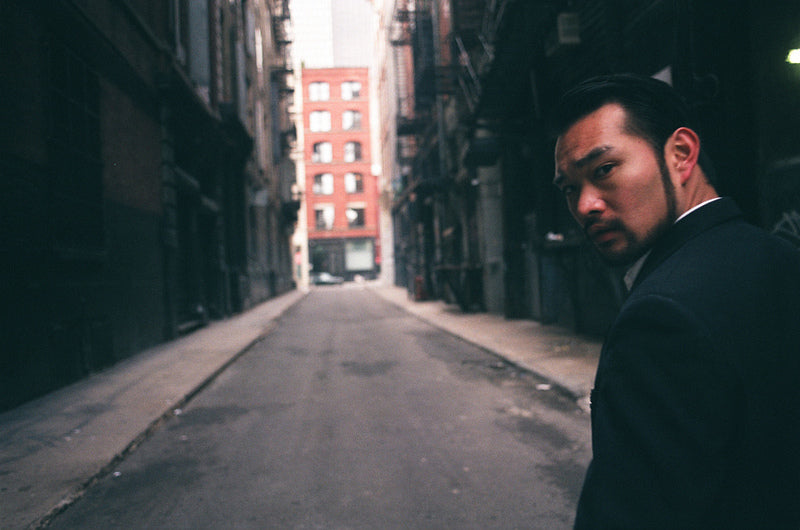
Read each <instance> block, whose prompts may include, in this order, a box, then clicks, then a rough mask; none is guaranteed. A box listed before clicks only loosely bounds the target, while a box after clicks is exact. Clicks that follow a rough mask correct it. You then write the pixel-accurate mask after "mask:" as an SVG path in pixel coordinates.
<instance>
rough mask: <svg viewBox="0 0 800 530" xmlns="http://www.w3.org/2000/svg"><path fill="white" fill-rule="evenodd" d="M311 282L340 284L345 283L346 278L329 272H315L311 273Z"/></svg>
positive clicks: (316, 283)
mask: <svg viewBox="0 0 800 530" xmlns="http://www.w3.org/2000/svg"><path fill="white" fill-rule="evenodd" d="M311 283H313V284H314V285H339V284H340V283H344V278H342V277H341V276H334V275H333V274H331V273H329V272H315V273H312V274H311Z"/></svg>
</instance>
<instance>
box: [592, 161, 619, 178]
mask: <svg viewBox="0 0 800 530" xmlns="http://www.w3.org/2000/svg"><path fill="white" fill-rule="evenodd" d="M612 169H614V164H603V165H602V166H600V167H598V168H597V169H595V170H594V178H596V179H602V178H605V177H607V176H608V174H609V173H611V170H612Z"/></svg>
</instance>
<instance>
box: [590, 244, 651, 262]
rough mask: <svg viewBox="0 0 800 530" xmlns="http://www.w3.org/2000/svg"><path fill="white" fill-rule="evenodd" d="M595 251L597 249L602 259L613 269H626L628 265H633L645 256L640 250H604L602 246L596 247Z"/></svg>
mask: <svg viewBox="0 0 800 530" xmlns="http://www.w3.org/2000/svg"><path fill="white" fill-rule="evenodd" d="M595 249H597V252H598V253H599V254H600V257H602V258H603V261H605V262H606V264H607V265H610V266H612V267H624V266H626V265H632V264H633V263H634V262H635V261H636V260H637V259H639V258H641V257H642V256H644V251H642V250H640V249H638V248H624V249H615V248H611V247H607V248H604V247H602V246H599V245H595Z"/></svg>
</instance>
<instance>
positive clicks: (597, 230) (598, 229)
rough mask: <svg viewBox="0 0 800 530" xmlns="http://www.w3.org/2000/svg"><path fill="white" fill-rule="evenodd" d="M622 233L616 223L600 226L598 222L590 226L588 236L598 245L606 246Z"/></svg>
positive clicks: (587, 228)
mask: <svg viewBox="0 0 800 530" xmlns="http://www.w3.org/2000/svg"><path fill="white" fill-rule="evenodd" d="M619 233H620V229H619V227H618V226H616V225H615V224H614V223H612V224H599V223H597V222H595V223H591V224H588V226H587V227H586V235H587V236H588V237H589V239H591V240H592V241H594V243H595V244H597V245H605V244H608V243H610V242H612V241H613V240H614V239H616V238H617V236H618V235H619Z"/></svg>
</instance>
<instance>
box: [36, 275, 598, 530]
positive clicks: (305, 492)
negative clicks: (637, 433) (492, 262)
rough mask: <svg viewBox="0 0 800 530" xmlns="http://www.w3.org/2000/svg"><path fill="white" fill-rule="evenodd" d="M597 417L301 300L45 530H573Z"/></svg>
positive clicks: (339, 305) (357, 316) (314, 299)
mask: <svg viewBox="0 0 800 530" xmlns="http://www.w3.org/2000/svg"><path fill="white" fill-rule="evenodd" d="M589 458H590V435H589V418H588V416H587V415H586V414H585V413H583V412H582V411H581V410H580V409H579V408H578V407H577V406H575V404H574V403H572V402H571V401H569V400H568V399H566V398H564V397H562V396H559V395H558V394H557V393H556V392H554V391H553V390H548V389H547V386H546V385H543V384H542V381H538V380H537V379H536V378H535V377H533V376H531V375H530V374H526V373H521V372H520V371H518V370H516V369H514V368H513V367H511V366H509V365H508V364H506V363H504V362H502V360H501V359H498V358H496V357H494V356H493V355H492V354H490V353H488V352H486V351H483V350H481V349H479V348H476V347H474V346H471V345H469V344H467V343H465V342H463V341H461V340H460V339H457V338H454V337H452V336H450V335H447V334H445V333H443V332H441V331H439V330H437V329H435V328H433V327H431V326H429V325H427V324H425V323H423V322H421V321H419V320H417V319H416V318H414V317H412V316H410V315H408V314H407V313H405V312H404V311H402V310H401V309H399V308H396V307H395V306H393V305H391V304H389V303H387V302H385V301H384V300H382V299H381V298H379V297H378V296H377V295H375V294H372V293H370V292H369V291H368V290H363V289H359V288H358V287H357V286H355V285H349V284H348V285H345V286H336V287H324V288H323V287H320V288H317V289H315V290H314V291H312V292H311V293H310V294H309V295H308V296H307V297H305V298H304V299H303V300H302V301H301V302H300V303H299V304H297V305H296V306H294V307H293V308H292V309H291V310H290V311H289V312H288V313H286V314H285V315H284V316H283V317H282V318H281V320H280V321H279V322H278V325H277V327H276V328H275V329H274V331H272V332H271V333H270V334H269V335H268V336H266V337H265V338H264V339H263V340H262V341H260V342H259V343H257V344H256V345H255V346H253V347H252V348H251V349H250V351H248V352H247V353H246V354H245V355H243V356H242V357H241V358H240V359H239V360H238V361H237V362H236V363H234V364H233V365H231V367H230V368H228V370H226V371H225V372H224V373H222V374H221V375H220V376H219V377H218V378H217V379H216V380H215V381H214V382H213V383H212V384H211V385H209V386H208V387H207V388H206V389H205V390H203V391H202V392H201V393H199V394H198V395H197V396H196V397H195V398H194V399H193V400H192V401H191V402H190V403H189V404H188V405H187V406H186V407H185V408H184V409H183V410H181V411H177V415H176V416H175V417H174V418H172V419H170V420H169V421H167V422H165V424H164V425H162V427H161V428H160V429H159V430H158V431H157V432H155V433H154V434H153V435H152V437H151V438H149V439H148V440H146V441H145V442H144V443H143V444H142V445H141V446H140V447H139V448H138V449H137V450H136V451H135V452H133V453H132V454H131V455H129V456H128V458H126V459H125V460H124V461H123V462H122V463H121V464H120V465H119V467H118V468H117V469H116V471H115V472H114V473H112V474H110V475H108V476H107V477H105V478H104V479H102V480H100V481H98V482H97V483H96V484H95V485H93V486H92V487H91V488H90V489H89V490H88V491H87V493H86V495H85V496H84V497H83V498H82V499H80V500H79V501H78V502H76V503H75V504H74V505H73V506H71V507H70V508H68V509H67V510H66V511H65V512H63V513H62V514H60V515H59V516H58V517H56V518H55V519H54V520H53V521H52V522H51V525H50V527H51V528H331V529H340V528H370V529H373V528H374V529H389V528H458V529H466V528H475V529H478V528H480V529H486V528H534V529H560V528H564V529H566V528H570V527H571V524H572V518H573V513H574V509H575V505H576V503H577V498H578V494H579V491H580V486H581V482H582V480H583V474H584V471H585V468H586V465H587V464H588V461H589Z"/></svg>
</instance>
